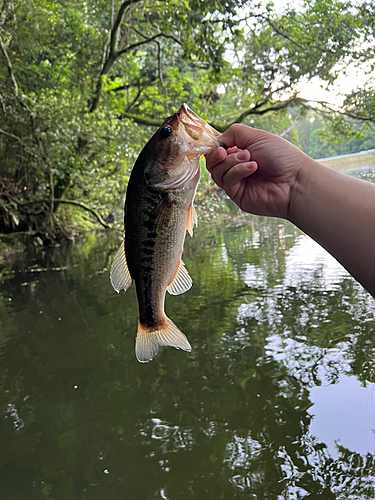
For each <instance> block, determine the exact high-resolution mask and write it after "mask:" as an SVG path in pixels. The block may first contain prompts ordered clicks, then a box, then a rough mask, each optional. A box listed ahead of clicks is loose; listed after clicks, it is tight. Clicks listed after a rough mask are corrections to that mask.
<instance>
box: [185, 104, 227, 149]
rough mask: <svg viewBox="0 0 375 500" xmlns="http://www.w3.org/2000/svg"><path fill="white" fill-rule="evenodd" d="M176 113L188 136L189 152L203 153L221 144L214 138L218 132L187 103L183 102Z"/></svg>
mask: <svg viewBox="0 0 375 500" xmlns="http://www.w3.org/2000/svg"><path fill="white" fill-rule="evenodd" d="M176 115H177V119H178V122H179V123H180V124H181V125H182V126H183V128H184V130H185V132H186V133H187V134H188V136H189V139H190V140H189V141H188V143H189V146H190V148H189V149H190V152H192V153H195V154H201V155H203V154H206V153H209V152H210V151H212V150H213V149H215V148H217V147H218V146H222V143H220V142H219V141H218V140H217V139H216V137H217V136H218V135H219V132H218V131H217V130H215V129H214V128H213V127H211V125H209V124H208V123H207V122H206V121H205V120H203V119H202V118H200V117H199V116H198V115H197V114H196V113H194V111H193V110H192V109H190V108H189V106H188V105H187V104H185V103H184V104H183V105H182V106H181V107H180V109H179V110H178V111H177V113H176Z"/></svg>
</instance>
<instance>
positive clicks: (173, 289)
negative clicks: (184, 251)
mask: <svg viewBox="0 0 375 500" xmlns="http://www.w3.org/2000/svg"><path fill="white" fill-rule="evenodd" d="M192 285H193V280H192V279H191V278H190V275H189V273H188V272H187V270H186V267H185V264H184V263H183V262H182V260H181V259H180V264H179V266H178V268H177V271H176V274H175V276H174V278H173V280H172V281H171V282H170V283H169V285H168V286H167V290H168V292H169V293H170V294H171V295H180V293H184V292H187V291H188V290H190V288H191V287H192Z"/></svg>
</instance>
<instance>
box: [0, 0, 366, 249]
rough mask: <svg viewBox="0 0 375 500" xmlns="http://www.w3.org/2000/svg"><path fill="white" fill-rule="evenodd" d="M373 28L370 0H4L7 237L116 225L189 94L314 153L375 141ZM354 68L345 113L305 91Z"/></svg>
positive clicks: (1, 225)
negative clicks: (145, 158)
mask: <svg viewBox="0 0 375 500" xmlns="http://www.w3.org/2000/svg"><path fill="white" fill-rule="evenodd" d="M374 31H375V9H374V6H373V4H372V3H371V2H358V3H355V4H354V5H353V4H351V3H348V2H345V1H336V0H335V1H331V0H330V1H328V0H314V1H312V2H305V3H303V2H300V3H298V5H297V3H296V5H295V6H286V7H283V8H282V9H281V8H278V7H277V2H275V5H274V4H272V3H266V2H264V3H262V4H259V3H258V2H254V1H252V0H236V1H235V0H226V2H220V1H219V0H207V1H204V2H201V1H198V0H174V1H154V0H137V1H135V0H127V1H125V2H121V1H117V0H112V1H111V2H110V1H109V0H107V1H105V0H86V1H85V2H75V1H73V0H58V1H47V0H27V1H26V0H19V1H15V0H2V1H1V0H0V233H3V234H5V235H10V234H15V233H17V234H20V235H22V234H26V235H34V236H37V237H38V238H39V239H40V240H41V241H43V242H44V243H46V242H49V241H55V240H58V239H60V238H70V237H71V236H72V235H74V234H76V233H77V232H78V231H80V230H81V229H82V227H84V226H85V225H87V224H91V221H95V224H98V226H99V227H110V226H111V224H112V223H113V222H114V221H116V220H117V221H119V222H121V217H122V215H121V213H122V204H123V199H124V193H125V190H126V185H127V181H128V179H129V173H130V170H131V167H132V165H133V163H134V161H135V159H136V157H137V156H138V154H139V152H140V150H141V148H142V147H143V145H144V144H145V142H146V141H147V139H148V138H149V137H150V136H151V135H152V133H153V131H154V130H155V127H157V126H158V125H159V124H160V123H161V122H162V121H163V119H164V118H165V117H166V116H167V115H169V114H171V113H172V112H174V111H175V110H176V109H177V108H178V107H179V106H180V105H181V103H182V102H187V103H188V104H189V105H190V106H191V107H192V108H193V109H194V110H195V111H196V112H197V113H198V114H200V115H201V116H202V117H204V118H205V119H207V120H208V121H209V122H210V123H211V124H212V125H213V126H214V127H215V128H216V129H217V130H219V131H224V130H225V129H226V128H227V127H228V126H229V125H230V124H231V123H234V122H242V123H245V124H249V125H253V126H255V127H260V128H264V129H267V130H269V131H271V132H274V133H276V134H280V135H283V136H285V137H286V138H288V139H289V140H291V141H292V142H293V143H294V144H296V145H297V146H299V147H302V148H303V149H304V150H305V151H306V152H307V153H308V154H310V155H312V156H314V157H322V156H330V155H332V154H341V153H348V152H355V151H352V150H353V149H354V150H357V151H358V150H360V149H369V148H371V146H372V147H374V138H375V134H374V132H373V130H372V128H371V126H372V124H373V123H374V121H375V118H374V117H375V113H374V109H375V98H374V95H375V93H374V79H373V78H371V71H372V69H373V64H374V61H375V53H374V51H375V49H374V47H375V44H374ZM359 66H363V67H366V68H367V69H368V73H369V78H368V80H367V82H366V85H365V87H364V88H357V89H355V90H354V91H353V92H351V93H350V94H348V95H347V96H346V97H345V99H344V101H343V104H342V106H340V107H337V106H333V105H330V104H329V103H327V102H313V101H310V100H309V95H303V93H302V92H298V89H299V85H300V84H301V82H306V81H310V80H313V79H316V78H319V81H320V82H321V83H322V85H324V86H326V87H327V88H332V87H333V86H334V83H335V81H336V80H337V78H338V77H339V76H340V74H342V73H343V72H349V71H353V72H355V68H356V67H359ZM322 130H324V133H323V134H322ZM350 140H351V141H352V142H349V145H347V144H346V143H348V141H350ZM340 141H341V143H340ZM343 141H344V142H345V145H343V144H342V142H343ZM345 148H346V149H345ZM348 148H349V149H352V150H348ZM207 187H208V176H207V178H205V179H204V182H203V183H201V189H202V191H203V190H205V189H207Z"/></svg>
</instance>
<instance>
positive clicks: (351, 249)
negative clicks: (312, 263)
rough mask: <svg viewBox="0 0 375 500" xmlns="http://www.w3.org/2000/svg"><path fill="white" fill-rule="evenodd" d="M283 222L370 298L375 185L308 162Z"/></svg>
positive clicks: (374, 287)
mask: <svg viewBox="0 0 375 500" xmlns="http://www.w3.org/2000/svg"><path fill="white" fill-rule="evenodd" d="M288 219H289V220H290V221H291V222H293V223H294V224H295V225H296V226H298V227H299V228H300V229H302V231H304V232H305V233H307V234H308V235H309V236H311V237H312V238H313V239H314V240H315V241H317V242H318V243H319V244H320V245H322V246H323V247H324V248H325V249H326V250H328V252H329V253H331V254H332V255H333V256H334V257H335V258H336V259H337V260H338V261H339V262H340V263H341V264H342V265H343V266H344V267H345V268H346V269H347V270H348V271H349V273H350V274H351V275H352V276H354V278H355V279H356V280H358V281H359V282H360V283H361V284H362V285H363V286H364V288H366V290H367V291H369V292H370V293H371V294H372V295H373V296H374V297H375V184H372V183H371V182H367V181H363V180H359V179H356V178H354V177H349V176H348V175H345V174H341V173H339V172H336V171H334V170H331V169H330V168H327V167H324V166H323V165H321V164H320V163H318V162H316V161H314V160H309V161H308V162H306V163H305V164H304V165H303V168H302V169H301V170H300V173H299V175H298V177H297V180H296V183H295V185H294V188H293V193H292V197H291V202H290V206H289V212H288Z"/></svg>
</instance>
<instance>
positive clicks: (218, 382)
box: [0, 217, 375, 500]
mask: <svg viewBox="0 0 375 500" xmlns="http://www.w3.org/2000/svg"><path fill="white" fill-rule="evenodd" d="M95 238H96V241H95ZM114 240H116V241H114ZM117 246H118V241H117V239H116V238H113V237H103V236H100V237H99V236H90V237H89V239H88V240H87V241H84V242H82V244H81V245H79V246H77V247H73V248H61V249H56V250H55V251H47V252H45V251H43V252H42V253H41V254H38V253H37V254H35V253H34V254H32V253H29V255H28V256H25V255H22V256H20V260H16V261H15V262H13V263H12V264H9V266H8V268H6V271H10V270H11V269H10V268H12V269H13V270H14V271H15V272H14V273H8V274H3V277H4V280H3V283H2V284H1V285H0V297H1V300H0V327H1V329H0V343H1V344H0V345H1V351H0V361H1V369H0V416H1V425H0V440H1V447H0V498H4V499H6V500H8V499H10V500H14V499H15V500H18V499H20V500H23V499H25V500H26V499H27V500H34V499H38V500H40V499H41V498H49V499H54V500H60V499H67V500H68V499H69V500H76V499H77V500H78V499H79V500H82V499H90V500H95V499H98V500H99V499H103V498H111V499H113V500H117V499H123V498H140V499H143V498H145V499H146V498H147V499H152V498H155V499H157V498H167V499H169V500H172V499H179V498H181V499H187V498H205V499H218V498H222V499H227V498H246V499H249V498H254V499H255V498H256V499H260V498H262V499H275V500H276V499H298V498H327V499H328V498H338V499H339V498H340V499H341V498H342V499H357V498H361V499H366V498H371V499H372V498H374V497H375V464H374V446H373V432H372V429H374V428H375V425H374V424H372V422H375V412H374V404H373V390H374V387H373V383H375V366H374V349H375V345H374V343H375V336H374V327H375V317H374V312H375V301H374V300H373V299H372V298H371V297H370V296H369V295H368V294H367V293H366V292H365V291H364V290H362V288H361V287H360V286H359V285H358V284H357V283H356V282H355V281H354V280H353V279H352V278H351V277H349V276H348V274H347V273H346V272H345V271H344V270H343V269H342V268H341V267H340V266H339V265H338V264H337V263H336V261H334V260H332V258H331V257H330V256H328V254H326V253H325V252H324V251H322V250H321V249H320V248H319V247H316V246H315V245H314V244H313V243H312V242H311V241H310V240H308V239H307V238H306V237H305V236H303V235H301V233H300V232H299V231H297V230H296V229H295V228H294V227H293V226H292V225H290V224H287V223H286V222H285V223H284V222H281V221H279V220H266V219H260V218H255V217H254V218H253V217H249V219H248V221H247V224H246V225H245V226H243V227H237V228H233V227H229V228H226V229H220V228H217V227H216V226H214V225H208V224H206V225H203V226H201V227H200V228H199V231H197V232H196V234H195V236H194V238H193V239H191V240H190V239H189V240H188V242H187V248H186V251H185V256H184V260H185V262H186V266H187V268H188V269H189V272H190V274H191V275H192V278H193V280H194V286H193V288H192V289H191V290H190V291H189V292H188V293H187V294H185V295H184V296H182V297H168V300H167V303H166V311H167V313H168V315H169V316H170V317H172V318H173V320H174V321H175V322H176V324H178V325H180V326H181V327H183V330H184V332H185V333H186V335H187V336H188V338H189V340H190V342H191V344H192V346H193V352H192V353H191V354H187V353H184V352H181V351H176V350H174V349H163V350H162V351H161V353H160V354H159V355H158V356H157V358H156V359H155V361H153V362H152V363H150V364H148V365H141V364H139V363H137V361H136V360H135V357H134V336H135V332H136V323H137V304H136V298H135V294H134V289H133V288H132V289H130V290H129V292H127V293H126V294H121V295H120V296H119V295H117V294H115V293H113V290H112V289H111V285H110V283H109V280H108V271H107V270H108V268H109V266H110V262H111V259H112V258H113V254H114V252H115V250H116V248H117ZM307 252H308V253H309V256H308V257H307V256H306V255H307ZM25 269H26V270H25ZM33 269H34V271H33ZM42 269H47V271H44V270H42ZM35 270H37V271H35Z"/></svg>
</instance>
